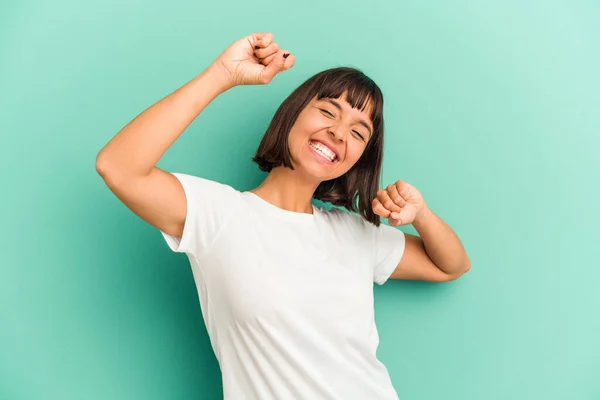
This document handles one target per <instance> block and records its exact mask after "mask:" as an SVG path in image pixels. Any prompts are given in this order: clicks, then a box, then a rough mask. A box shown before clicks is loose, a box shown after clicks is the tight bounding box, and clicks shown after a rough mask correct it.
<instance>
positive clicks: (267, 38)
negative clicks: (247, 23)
mask: <svg viewBox="0 0 600 400" xmlns="http://www.w3.org/2000/svg"><path fill="white" fill-rule="evenodd" d="M252 36H253V38H254V42H253V44H254V48H255V49H259V48H265V47H268V46H269V45H270V44H271V42H272V41H273V34H272V33H271V32H257V33H255V34H253V35H252Z"/></svg>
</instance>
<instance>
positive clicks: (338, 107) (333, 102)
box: [323, 99, 373, 137]
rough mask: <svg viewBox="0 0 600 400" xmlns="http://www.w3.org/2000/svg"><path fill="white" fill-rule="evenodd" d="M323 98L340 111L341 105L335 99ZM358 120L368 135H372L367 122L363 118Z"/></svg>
mask: <svg viewBox="0 0 600 400" xmlns="http://www.w3.org/2000/svg"><path fill="white" fill-rule="evenodd" d="M323 100H325V101H327V102H328V103H331V104H333V105H334V106H335V107H336V108H337V109H338V110H340V112H342V106H341V105H340V103H338V102H337V101H335V100H333V99H323ZM358 122H359V123H360V124H361V125H363V126H364V127H365V128H367V130H368V131H369V137H371V136H373V132H372V131H371V127H370V126H369V124H368V123H367V122H366V121H365V120H362V119H359V120H358Z"/></svg>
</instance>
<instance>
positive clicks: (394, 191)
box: [387, 183, 406, 207]
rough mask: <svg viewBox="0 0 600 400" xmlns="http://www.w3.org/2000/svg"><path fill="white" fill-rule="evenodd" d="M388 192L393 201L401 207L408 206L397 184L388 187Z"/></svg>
mask: <svg viewBox="0 0 600 400" xmlns="http://www.w3.org/2000/svg"><path fill="white" fill-rule="evenodd" d="M387 192H388V194H389V196H390V198H391V199H392V201H393V202H394V203H396V204H397V205H398V206H399V207H404V206H405V205H406V200H404V199H403V198H402V196H401V195H400V193H399V192H398V187H397V186H396V184H395V183H392V184H391V185H389V186H388V187H387Z"/></svg>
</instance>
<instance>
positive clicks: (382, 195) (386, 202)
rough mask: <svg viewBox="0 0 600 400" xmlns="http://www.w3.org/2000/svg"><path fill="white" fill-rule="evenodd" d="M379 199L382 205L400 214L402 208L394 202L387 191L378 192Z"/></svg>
mask: <svg viewBox="0 0 600 400" xmlns="http://www.w3.org/2000/svg"><path fill="white" fill-rule="evenodd" d="M377 198H378V199H379V201H380V202H381V204H383V206H384V207H385V208H387V209H388V210H390V211H392V212H399V211H400V210H401V208H400V206H399V205H397V204H396V203H394V201H393V200H392V199H391V198H390V195H389V193H388V192H387V190H383V189H381V190H378V191H377Z"/></svg>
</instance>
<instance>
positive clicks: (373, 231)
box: [332, 209, 406, 285]
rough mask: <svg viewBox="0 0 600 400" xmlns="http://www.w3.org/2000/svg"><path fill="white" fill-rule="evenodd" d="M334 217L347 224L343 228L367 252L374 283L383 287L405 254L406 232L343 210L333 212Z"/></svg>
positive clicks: (366, 258)
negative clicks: (371, 221)
mask: <svg viewBox="0 0 600 400" xmlns="http://www.w3.org/2000/svg"><path fill="white" fill-rule="evenodd" d="M332 215H335V216H337V217H338V218H341V219H342V220H344V221H345V222H346V223H345V224H344V225H343V226H344V227H347V228H349V229H348V233H350V234H351V237H352V238H353V241H354V242H355V243H356V244H355V245H356V246H357V247H358V248H362V249H364V251H365V252H367V254H366V257H365V260H368V261H367V262H368V263H369V268H371V270H372V271H371V273H372V275H373V282H375V283H377V284H379V285H382V284H383V283H384V282H385V281H387V280H388V278H389V277H390V275H391V274H392V272H394V269H395V268H396V266H397V265H398V263H399V262H400V259H401V258H402V255H403V254H404V248H405V244H406V237H405V236H404V232H402V231H401V230H400V229H398V228H395V227H393V226H389V225H385V224H384V223H381V224H379V226H375V225H374V224H372V223H370V222H369V221H367V220H365V219H364V218H363V217H362V216H360V215H358V214H356V213H351V212H347V211H345V210H342V209H336V210H333V214H332ZM340 234H342V233H340ZM365 244H366V245H365Z"/></svg>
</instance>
